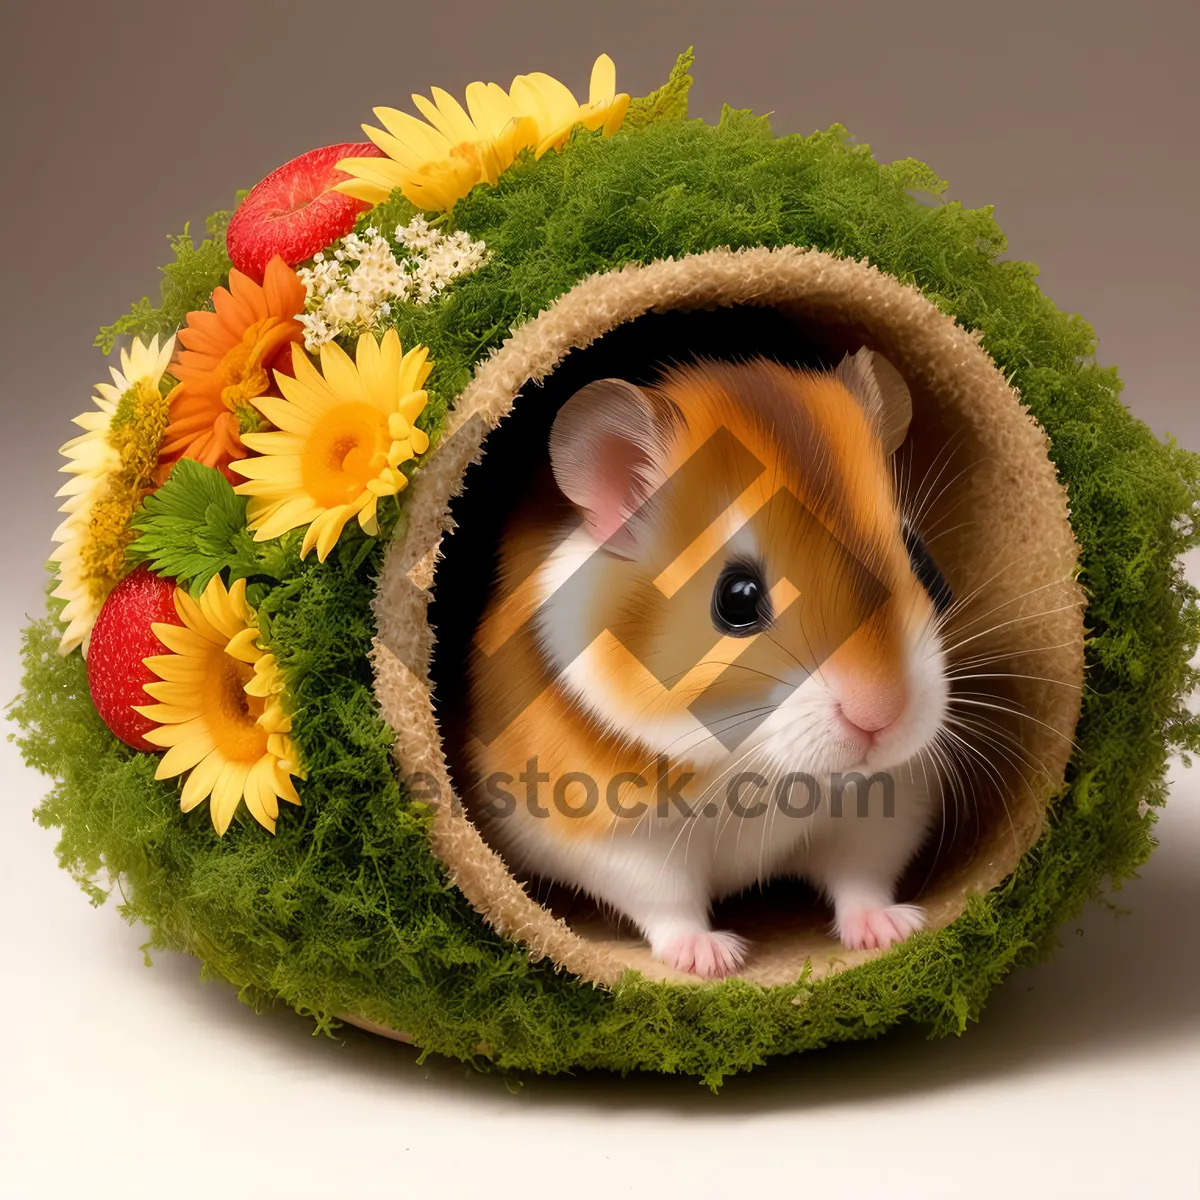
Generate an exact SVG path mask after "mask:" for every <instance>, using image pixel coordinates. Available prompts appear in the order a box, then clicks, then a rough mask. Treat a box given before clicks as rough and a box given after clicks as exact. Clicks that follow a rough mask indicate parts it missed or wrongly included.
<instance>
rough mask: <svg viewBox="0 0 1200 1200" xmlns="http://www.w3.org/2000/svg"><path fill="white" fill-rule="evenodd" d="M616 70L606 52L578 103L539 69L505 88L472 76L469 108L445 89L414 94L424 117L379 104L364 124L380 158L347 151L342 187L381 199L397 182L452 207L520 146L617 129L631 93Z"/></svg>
mask: <svg viewBox="0 0 1200 1200" xmlns="http://www.w3.org/2000/svg"><path fill="white" fill-rule="evenodd" d="M616 88H617V73H616V67H615V66H614V65H613V61H612V59H611V58H609V57H608V55H607V54H602V55H601V56H600V57H599V58H598V59H596V62H595V65H594V66H593V67H592V79H591V88H590V91H589V95H588V102H587V103H586V104H580V103H579V102H578V101H577V100H576V99H575V97H574V95H573V94H572V93H571V91H570V89H569V88H568V87H566V85H565V84H562V83H560V82H559V81H558V80H557V79H555V78H553V77H552V76H550V75H546V74H544V73H542V72H540V71H539V72H535V73H534V74H532V75H518V76H517V77H516V79H514V80H513V81H512V86H511V88H510V89H509V90H508V91H507V92H506V91H505V90H504V89H503V88H502V87H501V86H500V85H499V84H496V83H486V84H485V83H472V84H470V85H469V86H468V87H467V91H466V101H467V107H466V109H464V108H463V106H462V105H461V104H460V103H459V102H458V101H457V100H456V99H455V98H454V97H453V96H451V95H450V94H449V93H448V92H444V91H442V89H441V88H433V89H432V94H433V99H432V100H429V99H427V98H426V97H424V96H418V95H414V96H413V98H412V100H413V103H414V104H415V105H416V106H417V108H418V110H419V111H420V112H421V113H422V115H423V116H424V117H425V120H424V121H421V120H419V119H418V118H416V117H414V116H411V115H409V114H408V113H404V112H400V111H399V110H397V109H394V108H377V109H375V115H376V116H377V117H378V118H379V120H380V121H381V122H382V123H383V125H384V128H383V129H376V128H374V127H373V126H371V125H364V126H363V130H364V131H365V132H366V135H367V136H368V137H369V138H370V139H371V141H372V142H374V143H375V145H376V146H378V147H379V149H380V150H382V151H383V153H384V154H385V155H386V157H385V158H345V159H342V160H341V161H340V162H339V163H338V164H337V165H338V169H339V170H342V171H345V172H346V173H347V174H348V175H350V176H351V178H350V179H345V180H342V182H341V183H339V184H337V185H336V189H337V190H338V191H339V192H345V193H346V195H348V196H354V197H356V198H357V199H359V200H365V201H366V202H367V203H368V204H379V203H381V202H382V201H384V200H386V199H387V198H388V197H389V196H390V195H391V194H392V192H393V190H394V189H396V188H400V189H401V190H402V192H403V193H404V195H405V196H406V197H407V198H408V199H409V200H411V201H412V203H413V204H415V205H416V206H417V207H418V208H420V209H423V210H425V211H427V212H432V211H441V210H444V209H447V208H450V207H451V206H452V205H453V204H454V203H455V202H456V201H458V200H460V199H462V197H463V196H465V195H466V194H467V193H468V192H469V191H470V190H471V189H472V188H473V187H475V186H476V185H477V184H480V183H488V184H495V183H496V182H497V180H498V179H499V178H500V175H501V173H502V172H504V171H506V170H507V169H508V168H509V167H510V166H511V165H512V163H513V160H514V159H515V158H516V157H517V155H518V154H519V153H520V152H521V151H522V150H526V149H529V150H532V151H533V152H534V153H535V155H537V156H538V157H540V156H541V155H543V154H545V153H546V151H547V150H550V149H560V148H561V147H562V145H563V144H564V143H565V142H566V140H567V138H568V137H569V136H570V134H571V131H572V130H573V129H574V128H575V127H576V126H578V125H582V126H583V127H584V128H585V129H590V130H597V129H602V130H603V131H604V136H606V137H607V136H608V135H610V134H612V133H615V132H616V131H617V130H618V129H619V128H620V127H621V123H622V121H624V119H625V110H626V109H627V108H628V107H629V97H628V96H627V95H625V94H624V93H621V94H618V93H617V90H616Z"/></svg>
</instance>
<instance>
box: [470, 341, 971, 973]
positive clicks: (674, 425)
mask: <svg viewBox="0 0 1200 1200" xmlns="http://www.w3.org/2000/svg"><path fill="white" fill-rule="evenodd" d="M910 416H911V401H910V399H909V396H908V392H907V389H906V388H905V387H904V384H903V382H902V381H901V380H900V377H899V375H898V374H897V373H896V372H895V370H894V368H892V367H891V366H890V364H888V363H886V362H885V361H884V360H882V359H880V358H879V357H878V356H876V355H873V354H872V353H871V352H870V351H868V350H866V349H863V350H860V351H859V352H858V354H857V355H854V356H850V355H847V357H846V359H845V360H844V361H843V362H842V364H841V365H840V366H839V367H838V369H837V370H836V371H834V372H827V373H814V372H809V371H801V370H793V369H790V368H786V367H783V366H779V365H777V364H774V363H769V362H766V361H761V360H760V361H754V362H749V363H742V364H736V365H734V364H719V363H700V364H698V365H695V366H691V367H686V368H681V369H676V370H672V371H670V372H669V373H667V374H666V375H665V376H664V378H663V379H662V380H661V381H660V382H659V383H658V384H657V385H656V386H655V387H653V388H647V389H642V388H638V387H635V386H634V385H632V384H629V383H626V382H624V381H621V380H601V381H599V382H596V383H592V384H589V385H588V386H587V387H585V388H583V389H582V390H581V391H580V392H578V393H576V394H575V395H574V396H573V397H572V398H571V399H570V400H569V401H568V402H567V403H566V404H565V405H564V407H563V409H562V410H561V412H560V413H559V414H558V416H557V418H556V420H555V424H554V427H553V430H552V433H551V439H550V470H549V471H547V473H546V476H545V478H544V480H543V481H542V483H541V485H540V488H538V487H535V489H534V491H533V494H532V495H531V496H530V497H529V498H528V500H527V502H526V503H524V504H523V506H522V507H520V508H519V509H518V510H517V511H516V513H515V514H514V516H513V517H512V519H511V520H510V522H509V526H508V528H507V531H506V534H505V537H504V540H503V544H502V547H501V556H500V568H499V573H498V581H497V586H496V588H495V591H494V594H493V596H492V598H491V600H490V602H489V606H488V608H487V611H486V613H485V616H484V619H483V621H482V623H481V625H480V627H479V629H478V631H477V634H476V639H475V643H474V646H473V654H472V664H471V680H470V686H471V693H470V694H471V714H470V730H471V731H474V734H475V736H471V735H470V734H469V736H468V742H467V759H468V762H469V767H470V771H471V777H470V779H468V780H464V781H463V782H464V783H465V784H466V785H467V786H466V787H464V789H463V793H464V799H465V802H466V805H467V809H468V811H469V812H470V813H471V815H472V817H473V819H475V820H476V821H477V822H478V823H479V824H480V826H481V827H482V828H483V830H484V832H485V836H487V837H488V839H489V840H490V841H491V843H492V844H493V845H494V846H495V847H496V848H497V849H498V850H499V851H500V852H501V853H502V854H503V855H504V857H505V858H506V859H507V861H508V862H509V864H510V866H512V867H513V868H515V869H517V870H521V871H526V872H529V873H532V874H534V875H537V876H540V877H542V878H545V879H551V880H555V881H557V882H559V883H562V884H565V885H567V886H571V887H575V888H578V889H581V890H582V891H584V892H586V893H588V894H589V895H591V896H592V897H594V898H595V899H596V900H598V901H599V902H600V903H601V904H602V905H604V906H606V907H608V908H610V909H612V910H615V912H616V913H618V914H620V915H622V916H624V917H626V918H628V919H629V920H630V921H632V922H633V923H634V924H635V925H636V926H637V928H638V929H639V930H640V931H641V932H642V933H643V934H644V936H645V937H646V938H647V940H648V942H649V944H650V947H651V950H652V952H653V954H654V955H655V956H656V957H657V958H659V959H660V960H662V961H664V962H666V963H668V964H670V965H672V966H674V967H676V968H677V969H680V970H682V971H687V972H693V973H695V974H696V975H699V976H701V977H720V976H725V975H728V974H733V973H735V972H736V971H737V969H738V968H739V967H740V966H741V964H742V963H743V961H744V959H745V956H746V954H747V952H748V949H749V947H748V946H747V944H746V943H745V942H744V941H743V940H742V939H741V938H739V937H736V936H735V935H733V934H731V933H727V932H721V931H714V930H713V929H712V927H711V923H710V909H711V905H712V903H713V901H714V900H716V899H719V898H721V897H723V896H727V895H731V894H734V893H737V892H740V891H742V890H743V889H745V888H746V887H748V886H751V885H753V884H755V883H758V882H761V881H765V880H767V879H769V878H771V877H775V876H781V875H791V876H800V877H803V878H805V879H807V880H808V881H810V882H811V883H812V884H813V885H814V886H815V887H816V888H817V889H819V890H820V891H821V892H822V893H823V894H824V895H825V896H826V897H827V898H828V900H829V902H830V904H831V905H832V908H833V914H834V929H835V931H836V933H837V935H838V936H839V937H840V938H841V940H842V941H843V943H844V944H845V945H846V946H848V947H851V948H856V947H857V948H861V947H866V948H874V947H880V948H884V947H887V946H889V945H891V944H893V943H895V942H898V941H902V940H903V939H904V938H906V937H907V936H909V934H910V933H912V932H914V931H915V930H918V929H920V928H921V926H922V924H923V921H924V914H923V912H922V910H921V909H920V908H919V907H917V906H914V905H900V904H897V903H896V893H895V888H896V884H897V881H898V879H899V877H900V875H901V873H902V872H903V870H904V868H905V867H906V865H907V864H908V863H909V862H910V861H911V859H912V858H913V856H914V855H915V853H916V852H917V850H918V849H919V848H920V847H921V845H922V843H923V841H924V839H925V838H926V836H927V833H928V831H929V829H930V827H931V824H932V821H933V813H934V806H935V804H936V803H937V802H938V801H937V794H936V791H933V792H932V794H931V788H932V789H936V786H937V785H936V780H934V781H932V782H931V781H930V779H929V776H928V774H927V771H928V765H927V764H926V765H923V766H921V767H920V768H918V766H917V765H916V764H917V762H918V761H923V756H922V751H923V750H925V749H926V747H927V746H928V745H929V744H930V742H931V740H932V739H933V738H934V737H935V735H936V733H937V731H938V730H939V728H940V727H941V725H942V723H943V720H944V718H945V712H946V706H947V700H948V683H947V679H946V671H945V663H944V659H943V651H942V646H941V643H940V640H939V636H938V631H937V621H936V616H935V612H934V607H933V605H932V603H931V600H930V596H929V594H928V593H927V591H926V590H925V588H924V586H923V585H922V583H921V582H920V581H919V580H918V579H917V577H916V576H915V575H914V572H913V567H912V564H911V563H910V559H909V554H908V550H907V549H906V545H905V540H904V535H903V531H902V517H901V513H900V511H899V508H898V504H897V500H896V497H895V494H894V484H893V478H892V472H891V469H890V463H889V455H890V453H891V452H892V451H894V450H895V448H896V447H897V446H898V445H899V443H900V442H901V441H902V440H903V438H904V435H905V432H906V430H907V426H908V422H909V418H910ZM706 455H707V456H708V457H707V459H705V457H704V456H706ZM700 462H703V463H704V469H703V470H702V471H701V473H700V476H699V477H697V475H696V470H694V469H691V470H689V463H690V464H691V467H692V468H694V467H695V465H696V464H697V463H700ZM551 471H552V475H551ZM781 497H782V498H781ZM789 498H794V499H795V503H791V502H790V499H789ZM764 514H765V515H764ZM501 646H504V647H505V648H506V649H505V653H503V654H500V653H497V652H496V651H497V648H499V647H501ZM514 664H516V667H515V669H514ZM514 691H519V692H520V693H521V695H522V696H527V697H528V702H525V701H524V700H522V701H521V702H520V703H519V704H517V705H515V706H514V703H513V695H514ZM739 729H740V730H744V731H745V732H744V736H741V735H740V733H739ZM480 731H484V732H485V734H486V736H485V735H484V733H480ZM531 760H534V762H535V766H534V768H533V770H534V771H535V772H536V773H537V775H538V781H537V785H536V786H537V788H538V793H537V799H536V800H533V799H532V796H533V793H532V790H531V789H532V787H533V785H532V784H531V783H530V781H529V771H530V762H531ZM855 770H858V771H861V772H863V773H864V774H870V773H873V772H877V771H890V772H893V773H894V776H893V777H894V780H895V791H894V806H895V807H894V813H893V814H892V815H890V816H887V815H885V814H884V813H883V812H882V811H881V809H880V807H879V800H878V798H875V799H874V800H872V802H871V804H870V806H869V811H868V812H867V815H866V816H860V815H859V814H858V812H857V810H856V807H855V800H854V793H853V792H852V791H851V792H849V793H847V794H846V797H845V805H844V809H843V812H842V814H841V817H840V819H838V818H835V817H834V815H833V813H832V806H831V804H830V794H829V790H828V784H829V781H830V779H831V778H832V777H833V776H834V774H835V773H837V772H842V773H848V772H851V771H855ZM522 772H526V776H525V778H524V782H522ZM792 772H806V773H808V774H809V775H811V776H812V777H814V778H816V779H817V780H819V781H821V786H822V790H823V796H822V800H821V803H820V804H819V805H818V807H817V808H816V811H813V812H806V813H805V814H804V815H802V816H793V815H788V814H787V813H785V812H783V811H781V808H780V806H779V805H777V804H776V803H774V800H773V797H774V796H775V795H776V790H775V789H777V788H778V787H779V785H780V781H781V780H784V779H785V777H787V776H788V775H789V773H792ZM568 775H569V776H570V778H569V779H567V778H565V777H566V776H568ZM588 780H591V781H593V784H594V787H595V791H596V793H597V795H598V797H599V802H598V803H596V802H595V800H596V796H592V797H591V800H592V803H590V804H589V803H588V799H589V797H588V788H589V784H588V782H587V781H588ZM663 780H665V783H664V782H663ZM734 780H741V783H739V784H738V789H737V794H736V795H731V793H730V787H731V783H732V782H733V781H734ZM756 781H761V782H760V783H756ZM556 786H557V787H558V788H559V793H558V795H559V799H560V803H558V804H556V803H555V802H554V799H553V797H554V795H555V788H556ZM659 787H664V788H665V792H660V791H656V788H659ZM804 795H805V794H804V793H801V794H800V796H799V798H798V801H797V803H799V801H801V800H803V799H804ZM660 797H663V798H664V799H665V802H664V803H662V804H660V803H658V799H659V798H660ZM677 799H681V800H682V801H683V804H679V803H676V800H677ZM764 800H766V801H767V802H766V803H765V805H764V804H763V801H764ZM527 801H528V802H527ZM684 805H686V807H687V809H688V810H689V812H690V814H691V815H688V814H686V813H685V812H684V811H683V808H684ZM810 807H811V806H810ZM764 810H765V811H764Z"/></svg>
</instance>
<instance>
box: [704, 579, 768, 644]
mask: <svg viewBox="0 0 1200 1200" xmlns="http://www.w3.org/2000/svg"><path fill="white" fill-rule="evenodd" d="M770 619H771V611H770V603H769V601H768V599H767V589H766V588H765V587H764V586H763V581H762V575H761V574H760V573H759V571H758V569H757V568H756V567H754V566H753V565H752V564H750V563H730V564H729V565H728V566H727V567H726V568H725V569H724V570H723V571H722V572H721V575H720V578H719V579H718V580H717V584H716V587H714V588H713V596H712V622H713V624H714V625H715V626H716V627H717V629H718V630H719V631H720V632H721V633H726V634H730V635H732V636H733V637H749V636H750V635H751V634H753V633H758V632H759V631H760V630H762V629H765V628H766V626H767V625H768V624H769V622H770Z"/></svg>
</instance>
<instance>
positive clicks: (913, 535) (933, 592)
mask: <svg viewBox="0 0 1200 1200" xmlns="http://www.w3.org/2000/svg"><path fill="white" fill-rule="evenodd" d="M904 544H905V546H906V547H907V548H908V560H909V562H911V563H912V569H913V574H914V575H915V576H916V577H917V578H918V579H919V580H920V581H921V583H922V585H923V586H924V588H925V590H926V591H927V592H928V593H929V598H930V599H931V600H932V601H933V608H934V611H935V612H936V613H938V614H939V615H941V614H942V613H944V612H945V611H946V609H948V608H949V607H950V605H951V603H952V602H953V601H954V593H953V592H952V591H951V590H950V585H949V584H948V583H947V582H946V577H945V576H944V575H943V574H942V573H941V571H939V570H938V568H937V563H935V562H934V561H933V557H932V556H931V555H930V553H929V549H928V547H927V546H926V545H925V542H924V541H923V539H922V538H921V535H920V534H919V533H918V532H917V531H916V530H915V529H913V528H912V526H910V525H909V524H908V522H907V521H906V522H905V524H904Z"/></svg>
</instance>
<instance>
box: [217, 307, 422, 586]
mask: <svg viewBox="0 0 1200 1200" xmlns="http://www.w3.org/2000/svg"><path fill="white" fill-rule="evenodd" d="M428 353H429V351H428V350H427V349H426V348H425V347H424V346H416V347H414V348H413V349H412V350H410V351H409V352H408V353H407V354H405V353H404V351H403V348H402V347H401V345H400V338H399V337H398V336H397V334H396V331H395V330H394V329H389V330H388V332H387V333H386V334H384V336H383V340H382V341H380V342H377V341H376V340H375V338H374V337H373V336H372V335H371V334H369V333H364V334H363V335H362V337H360V338H359V339H358V347H357V350H356V351H355V358H354V359H353V360H352V359H351V358H350V356H349V355H348V354H347V353H346V352H345V351H344V350H343V349H342V348H341V347H340V346H338V345H337V344H336V343H334V342H326V343H325V345H323V346H322V347H321V369H320V371H318V370H317V369H316V367H314V366H313V365H312V363H311V362H309V360H308V357H307V356H306V355H305V353H304V351H303V350H301V349H300V347H299V346H296V345H293V346H292V367H293V370H294V371H295V378H290V377H289V376H287V375H283V374H281V373H279V372H276V374H275V378H276V380H277V381H278V383H279V388H280V390H281V391H282V392H283V399H277V398H273V397H270V396H258V397H256V398H255V399H254V400H253V401H252V403H253V404H254V406H255V407H256V408H258V409H259V411H260V412H261V413H262V414H263V416H264V417H266V418H267V420H268V421H270V422H271V424H272V425H274V426H275V427H276V429H277V430H278V431H279V432H272V433H244V434H242V441H243V442H244V443H245V444H246V445H247V446H249V447H250V449H251V450H257V451H258V453H259V457H258V458H247V459H242V460H240V461H237V462H234V463H231V464H230V466H231V469H232V470H234V471H236V472H238V474H240V475H245V476H246V482H245V483H242V484H239V485H238V486H237V487H236V488H235V489H234V490H235V491H236V492H239V493H240V494H242V495H243V496H249V497H250V503H249V505H248V506H247V517H248V519H249V524H250V528H251V529H252V530H253V531H254V538H255V541H259V542H264V541H266V540H267V539H269V538H276V537H279V536H280V535H281V534H283V533H286V532H287V531H288V530H289V529H296V528H298V527H299V526H301V525H307V526H308V531H307V532H306V533H305V535H304V542H303V545H302V546H301V550H300V553H301V555H302V556H303V555H306V554H308V552H309V551H310V550H312V549H313V548H314V547H316V551H317V557H318V558H319V559H320V560H321V561H322V562H324V561H325V559H326V557H327V556H328V554H329V552H330V551H331V550H332V549H333V547H334V545H335V544H336V542H337V540H338V538H339V537H340V536H341V533H342V530H343V529H344V528H345V527H346V524H347V523H348V522H349V521H351V520H353V519H354V518H355V517H357V518H358V523H359V524H360V525H361V526H362V528H363V530H364V531H365V532H367V533H369V534H375V533H378V532H379V524H378V521H377V519H376V506H377V505H378V502H379V498H380V496H394V495H396V493H397V492H399V491H401V490H402V489H403V488H405V487H406V486H407V485H408V480H407V479H406V478H405V476H404V473H403V472H402V471H401V470H400V469H399V468H400V464H401V463H403V462H407V461H408V460H409V459H411V458H413V457H415V456H416V455H418V454H422V453H423V452H424V451H425V450H427V449H428V448H429V438H428V436H427V435H426V434H425V432H424V431H423V430H420V429H418V428H416V426H415V425H414V422H415V421H416V419H417V417H418V416H419V415H420V413H421V411H422V409H424V407H425V405H426V403H427V402H428V399H429V397H428V396H427V394H426V392H425V391H424V387H423V385H424V383H425V380H426V379H427V378H428V377H429V371H430V368H431V364H430V363H428V362H427V361H426V357H427V355H428Z"/></svg>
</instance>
